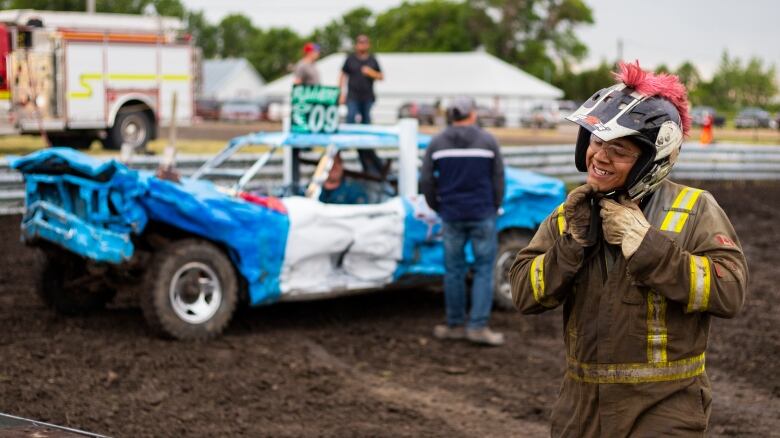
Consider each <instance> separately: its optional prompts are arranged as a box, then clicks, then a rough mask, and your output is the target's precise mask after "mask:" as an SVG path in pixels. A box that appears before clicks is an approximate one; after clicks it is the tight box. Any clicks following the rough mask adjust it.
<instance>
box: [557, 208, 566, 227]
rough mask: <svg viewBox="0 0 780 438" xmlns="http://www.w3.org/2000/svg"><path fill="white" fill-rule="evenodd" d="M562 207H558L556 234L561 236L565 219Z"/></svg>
mask: <svg viewBox="0 0 780 438" xmlns="http://www.w3.org/2000/svg"><path fill="white" fill-rule="evenodd" d="M563 205H564V204H561V205H560V206H559V207H558V234H563V232H564V231H565V230H566V218H564V217H563Z"/></svg>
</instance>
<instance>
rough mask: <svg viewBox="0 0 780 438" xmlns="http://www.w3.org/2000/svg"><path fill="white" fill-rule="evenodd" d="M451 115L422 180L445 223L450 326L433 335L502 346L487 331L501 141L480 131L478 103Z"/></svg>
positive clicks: (499, 337)
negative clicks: (470, 276) (469, 254)
mask: <svg viewBox="0 0 780 438" xmlns="http://www.w3.org/2000/svg"><path fill="white" fill-rule="evenodd" d="M447 111H448V116H449V118H450V120H451V121H452V124H451V125H450V126H448V127H447V128H446V129H445V130H444V131H443V132H442V133H440V134H439V135H437V136H436V137H434V138H433V140H431V144H430V146H429V147H428V150H426V152H425V158H424V159H423V168H422V176H421V181H420V182H421V185H422V191H423V194H424V195H425V200H426V201H427V203H428V205H430V206H431V208H433V209H434V210H436V212H437V213H438V214H439V216H440V217H441V219H442V221H443V227H442V229H443V233H444V267H445V269H446V272H445V274H444V299H445V304H446V313H447V324H446V325H437V326H436V327H435V328H434V331H433V334H434V336H435V337H436V338H438V339H468V340H470V341H472V342H475V343H479V344H485V345H501V344H503V343H504V336H503V334H501V333H497V332H494V331H492V330H490V328H488V319H489V318H490V310H491V307H492V305H493V261H494V259H495V257H496V249H497V238H496V214H497V211H498V209H499V208H500V207H501V201H502V200H503V197H504V163H503V159H502V158H501V151H500V149H499V147H498V144H497V143H496V139H495V138H493V136H491V135H490V134H488V133H487V132H485V131H484V130H482V129H481V128H480V127H478V126H477V123H476V122H477V112H476V105H475V103H474V100H473V99H471V98H468V97H458V98H455V99H453V101H452V103H451V104H450V106H449V108H448V109H447ZM468 241H471V247H472V249H473V253H474V263H473V265H472V269H473V270H474V282H473V284H472V287H471V312H470V314H469V317H468V321H466V273H467V270H468V268H469V267H468V265H467V263H466V254H465V247H466V243H467V242H468Z"/></svg>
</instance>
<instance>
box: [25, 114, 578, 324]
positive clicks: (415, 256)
mask: <svg viewBox="0 0 780 438" xmlns="http://www.w3.org/2000/svg"><path fill="white" fill-rule="evenodd" d="M400 129H403V125H399V126H397V127H395V126H393V127H379V126H363V125H343V126H342V129H341V130H340V131H339V132H337V133H335V134H295V135H289V134H288V133H284V132H271V133H257V134H250V135H246V136H242V137H237V138H234V139H232V140H231V141H230V142H229V143H228V146H226V147H225V149H223V150H222V151H221V152H220V153H218V154H216V155H215V156H214V157H212V158H211V159H210V160H208V161H207V162H206V163H205V164H204V165H203V166H202V167H201V168H200V169H198V170H197V171H196V172H195V173H194V174H193V175H192V177H188V178H182V179H181V180H180V181H170V180H166V179H160V178H158V177H157V176H155V174H153V173H152V172H149V171H141V170H132V169H128V168H127V167H126V166H125V165H123V164H121V163H119V162H116V161H113V160H111V161H101V160H99V159H97V158H95V157H92V156H89V155H85V154H83V153H80V152H78V151H74V150H73V149H69V148H50V149H45V150H40V151H37V152H34V153H32V154H30V155H27V156H25V157H22V158H19V159H16V160H14V161H13V162H12V163H11V166H12V167H13V168H15V169H17V170H19V171H20V172H22V174H23V175H24V178H25V181H26V213H25V216H24V218H23V221H22V237H23V239H24V241H25V243H26V244H28V245H32V246H36V247H39V248H40V249H41V250H42V251H43V253H44V255H45V257H44V259H45V263H44V267H43V272H42V274H41V277H40V278H41V280H42V281H41V282H40V285H39V290H38V292H39V294H40V296H41V297H42V298H43V300H44V301H45V302H46V303H47V304H48V305H49V306H50V307H52V308H54V309H55V310H56V311H58V312H61V313H82V312H87V311H91V310H96V309H99V308H101V307H103V306H104V305H105V304H106V303H107V302H109V301H110V300H111V299H112V297H113V296H114V294H115V293H116V292H117V290H119V289H122V290H125V289H127V290H128V292H129V291H135V293H136V294H138V298H139V302H140V303H141V309H142V312H143V314H144V317H145V319H146V321H147V322H148V324H149V326H150V327H151V328H152V329H153V331H155V332H157V333H159V334H161V335H164V336H167V337H173V338H178V339H205V338H211V337H214V336H217V335H218V334H219V333H220V332H221V331H222V330H223V329H224V328H225V327H226V326H227V325H228V323H229V321H230V319H231V317H232V315H233V313H234V311H235V309H236V306H237V304H238V303H239V302H246V303H248V304H250V305H255V306H257V305H265V304H271V303H275V302H279V301H296V300H312V299H318V298H324V297H333V296H338V295H344V294H350V293H358V292H367V291H377V290H381V289H385V288H387V287H388V286H391V285H415V284H416V285H419V284H420V282H426V283H428V282H430V281H440V279H441V275H443V273H444V262H443V247H442V240H441V221H440V220H439V218H438V216H437V215H436V214H435V212H433V211H432V210H431V209H430V208H429V207H428V205H427V204H426V202H425V199H424V197H423V196H422V195H420V194H419V193H418V191H417V190H418V184H417V166H418V161H419V158H418V156H419V155H418V148H424V147H426V146H427V145H428V143H429V142H430V137H429V136H424V135H419V134H416V133H409V135H408V136H401V135H400V134H399V130H400ZM415 134H416V135H417V137H416V138H417V140H416V141H414V140H411V141H408V142H404V144H400V145H399V141H400V140H399V138H411V139H414V138H415V137H414V135H415ZM257 144H259V145H267V146H269V150H268V151H267V152H265V153H264V154H263V155H262V156H260V157H258V158H257V161H255V162H254V163H251V162H249V163H245V164H244V165H243V166H241V167H240V168H237V166H239V165H238V164H237V163H236V162H232V163H229V164H227V166H228V167H229V169H220V168H219V166H221V165H222V163H226V162H228V159H229V158H230V156H231V155H233V154H235V153H236V152H238V151H240V150H242V148H244V147H247V146H251V145H257ZM313 146H324V147H322V148H313ZM377 151H383V154H382V156H385V157H388V156H390V157H393V156H395V157H398V158H397V160H398V163H397V166H390V165H389V163H390V161H389V160H390V159H388V158H385V159H383V160H384V165H382V166H381V169H382V171H381V172H379V173H376V172H374V171H370V170H371V169H376V167H370V169H369V168H366V167H363V166H365V165H366V164H365V163H367V162H369V161H370V160H362V158H363V157H364V155H365V156H370V155H372V154H373V155H376V152H377ZM337 152H341V153H342V155H346V156H347V158H346V159H347V163H354V165H353V167H352V168H351V169H350V168H348V167H346V165H345V168H346V169H347V170H348V172H347V171H345V174H346V175H347V176H349V177H351V178H354V179H355V180H356V181H359V182H361V183H363V184H365V187H367V190H368V188H369V187H373V189H372V193H375V194H376V196H375V197H373V198H371V201H368V200H366V202H372V201H373V202H374V203H365V204H360V205H337V204H330V205H327V204H323V203H322V202H320V201H319V193H320V190H321V189H322V184H323V182H324V181H326V179H327V177H328V172H329V169H330V165H331V164H332V162H333V157H334V156H335V154H336V153H337ZM393 152H394V153H395V155H392V153H393ZM278 155H284V156H288V155H292V156H293V157H294V158H295V159H284V160H282V159H279V160H275V161H273V163H274V164H271V165H269V166H276V165H277V164H276V163H279V162H281V163H283V166H284V168H283V172H284V174H285V175H290V176H291V181H288V182H286V183H284V184H282V183H281V182H279V184H278V186H277V187H266V188H265V189H264V190H261V191H258V189H259V188H262V187H264V186H263V184H264V183H265V181H267V173H268V172H267V171H268V169H265V167H266V165H267V164H268V163H269V162H270V160H271V158H272V157H275V158H279V157H278ZM356 155H357V156H360V158H361V160H351V161H349V158H350V157H354V156H356ZM239 163H240V161H239ZM410 167H411V168H410ZM239 169H241V171H238V170H239ZM396 171H397V173H396ZM505 171H506V190H505V195H504V201H503V205H502V208H503V213H502V214H501V215H500V216H499V217H498V221H497V229H498V231H499V250H498V256H497V258H496V262H495V265H494V278H496V285H495V290H494V297H495V302H496V303H497V305H499V306H504V307H512V299H511V287H510V285H509V281H508V278H507V273H508V270H509V268H510V266H511V265H512V262H513V260H514V257H515V254H516V252H517V251H518V250H520V249H521V248H523V247H525V246H526V245H527V244H528V242H529V241H530V238H531V236H533V234H534V230H535V229H536V228H537V227H538V225H539V224H540V223H541V222H542V221H544V220H545V219H546V218H547V217H548V215H549V214H550V212H552V211H554V210H555V209H556V208H557V207H558V206H559V205H560V204H561V203H562V202H563V200H564V197H565V188H564V184H563V182H562V181H560V180H558V179H555V178H551V177H547V176H543V175H539V174H536V173H533V172H530V171H527V170H522V169H515V168H511V167H507V168H506V169H505ZM261 174H262V175H261ZM259 175H260V176H262V178H260V177H258V178H257V179H255V177H256V176H259ZM231 176H232V177H233V178H236V180H235V181H234V180H232V179H231V180H224V178H229V177H231ZM207 178H223V180H216V182H212V181H210V180H209V179H207ZM304 187H305V188H306V190H303V188H304ZM269 193H270V194H276V195H278V197H277V196H271V195H270V194H269Z"/></svg>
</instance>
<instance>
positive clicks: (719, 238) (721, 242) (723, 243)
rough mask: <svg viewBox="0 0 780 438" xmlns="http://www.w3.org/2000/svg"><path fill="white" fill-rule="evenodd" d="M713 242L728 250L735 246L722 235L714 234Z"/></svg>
mask: <svg viewBox="0 0 780 438" xmlns="http://www.w3.org/2000/svg"><path fill="white" fill-rule="evenodd" d="M715 242H717V243H718V245H720V246H727V247H729V248H734V247H736V246H737V244H736V243H734V241H733V240H731V239H730V238H729V237H728V236H724V235H723V234H716V235H715Z"/></svg>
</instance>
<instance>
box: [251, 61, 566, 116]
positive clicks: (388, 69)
mask: <svg viewBox="0 0 780 438" xmlns="http://www.w3.org/2000/svg"><path fill="white" fill-rule="evenodd" d="M375 56H376V58H377V60H378V61H379V65H380V66H381V68H382V72H383V73H384V75H385V79H384V80H383V81H377V82H375V83H374V92H375V94H376V96H377V102H376V104H375V105H374V108H373V110H372V117H373V119H374V121H375V122H376V123H392V122H394V121H395V120H396V117H397V114H398V108H399V107H400V106H401V105H402V104H403V103H404V102H408V101H415V102H422V103H434V102H436V101H437V100H439V99H441V100H442V103H445V104H446V101H447V99H449V98H451V97H453V96H458V95H467V96H471V97H473V98H475V99H476V100H477V102H478V104H480V105H486V106H489V107H497V108H498V109H500V110H501V111H503V112H504V113H505V114H506V117H507V123H508V124H509V125H510V126H511V125H517V124H518V120H519V117H520V114H521V113H523V112H525V111H527V110H528V109H530V107H532V106H534V105H536V104H539V103H542V102H549V101H552V100H555V99H560V98H561V97H563V91H562V90H561V89H559V88H557V87H554V86H552V85H550V84H548V83H546V82H544V81H542V80H541V79H537V78H535V77H533V76H531V75H529V74H528V73H526V72H524V71H522V70H520V69H519V68H517V67H515V66H513V65H510V64H508V63H506V62H504V61H502V60H500V59H498V58H496V57H495V56H492V55H490V54H488V53H485V52H479V51H478V52H459V53H378V54H375ZM345 59H346V55H345V54H343V53H337V54H333V55H330V56H327V57H325V58H323V59H321V60H319V61H318V62H317V68H318V69H319V72H320V77H321V78H322V84H323V85H338V77H339V72H340V71H341V67H342V65H343V64H344V60H345ZM291 88H292V75H287V76H284V77H281V78H279V79H277V80H275V81H273V82H270V83H269V84H268V85H266V86H265V88H263V94H264V95H265V96H266V97H268V98H271V99H287V98H289V94H290V90H291Z"/></svg>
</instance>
